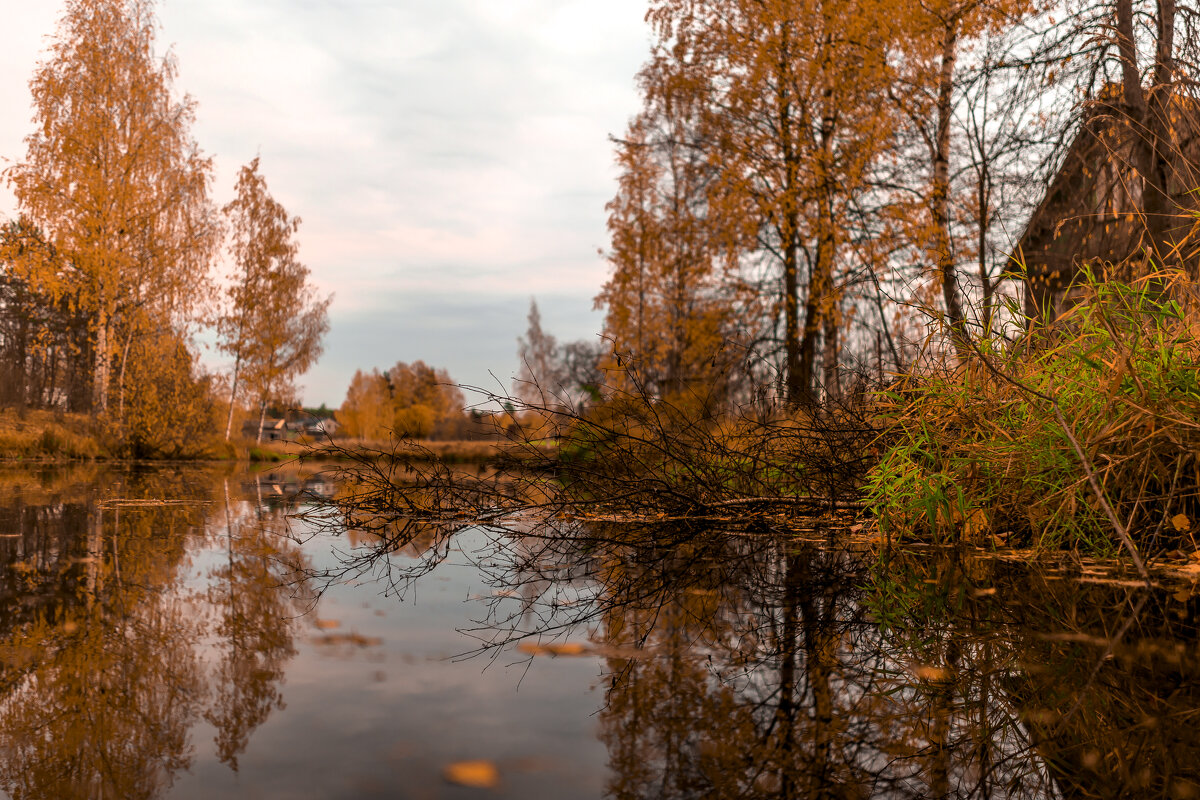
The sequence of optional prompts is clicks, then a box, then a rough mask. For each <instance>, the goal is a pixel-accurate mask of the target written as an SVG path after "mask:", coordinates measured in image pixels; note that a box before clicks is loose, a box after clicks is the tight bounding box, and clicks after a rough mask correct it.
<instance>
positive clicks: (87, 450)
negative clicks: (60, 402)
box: [0, 408, 111, 461]
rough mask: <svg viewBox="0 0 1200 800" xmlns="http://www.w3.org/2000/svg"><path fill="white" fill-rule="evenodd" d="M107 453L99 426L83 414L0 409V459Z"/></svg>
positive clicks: (101, 455)
mask: <svg viewBox="0 0 1200 800" xmlns="http://www.w3.org/2000/svg"><path fill="white" fill-rule="evenodd" d="M110 456H111V453H110V450H109V447H108V446H107V443H106V442H105V437H104V435H103V432H102V430H101V429H100V427H99V426H98V425H96V423H95V421H94V420H92V418H91V417H88V416H86V415H84V414H66V413H62V412H55V411H43V410H34V409H27V410H25V411H24V412H20V411H18V410H16V409H12V408H6V409H0V459H3V460H8V461H67V460H76V461H80V460H92V459H98V458H108V457H110Z"/></svg>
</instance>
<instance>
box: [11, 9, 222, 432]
mask: <svg viewBox="0 0 1200 800" xmlns="http://www.w3.org/2000/svg"><path fill="white" fill-rule="evenodd" d="M154 5H155V4H154V2H153V0H68V2H67V3H66V11H65V13H64V15H63V17H62V19H61V20H60V22H59V26H58V30H57V32H56V34H55V36H54V38H53V39H52V41H51V44H50V48H49V53H48V56H47V58H46V59H45V60H44V61H43V62H42V63H41V64H40V65H39V66H38V68H37V70H36V72H35V73H34V76H33V79H32V80H31V81H30V89H31V92H32V95H33V106H34V123H35V125H36V127H35V130H34V132H33V133H31V134H30V135H29V136H28V137H26V140H25V142H26V146H27V152H26V157H25V160H24V161H23V162H21V163H18V164H16V165H15V166H13V167H12V168H11V169H9V170H8V172H7V178H8V180H9V181H10V183H11V185H12V187H13V190H14V192H15V194H16V198H17V202H18V204H19V207H20V211H21V214H22V216H23V217H25V218H27V219H28V220H29V222H30V223H31V224H33V225H35V226H37V227H38V228H39V229H40V230H41V231H42V232H43V233H44V234H45V236H46V238H47V240H48V242H49V243H50V244H52V245H53V247H54V249H55V250H56V252H57V253H58V254H59V256H60V260H56V261H46V260H24V261H20V262H18V267H24V268H26V269H27V272H26V274H24V275H22V277H23V278H25V279H27V280H28V281H29V282H30V285H31V286H33V287H35V288H36V289H37V290H38V291H40V292H47V293H50V294H52V295H53V296H55V297H60V296H66V295H69V296H71V297H72V298H74V301H75V302H76V303H77V304H78V307H79V308H80V310H81V311H82V312H83V313H85V314H86V316H87V318H88V325H89V330H90V333H91V343H90V344H91V350H92V361H93V364H92V370H91V372H92V374H91V405H92V407H93V408H94V409H95V411H96V412H97V413H100V414H106V413H107V412H108V410H109V402H110V390H111V388H112V384H113V374H112V370H113V366H114V364H115V363H116V364H117V365H118V366H120V367H121V372H122V374H121V376H120V377H121V378H122V383H121V390H122V397H123V396H124V378H125V374H124V373H125V371H126V368H127V366H128V354H129V352H130V347H131V344H132V342H133V340H134V339H135V338H136V337H137V336H139V335H143V334H145V333H146V332H148V331H150V332H153V331H161V330H162V329H164V328H167V327H170V326H172V325H175V326H179V325H181V324H183V323H184V322H185V321H186V320H187V319H190V318H191V316H192V314H193V312H194V311H195V310H196V308H197V305H198V304H199V303H200V302H201V301H203V300H204V299H205V297H206V296H207V294H208V292H209V281H208V279H207V275H208V267H209V263H210V259H211V256H212V254H213V250H214V247H215V242H216V230H217V224H216V219H215V216H214V214H213V212H212V207H211V205H210V203H209V200H208V184H209V181H210V176H211V171H212V168H211V162H210V159H209V158H207V157H206V156H204V155H203V154H202V153H201V152H200V150H199V148H198V147H197V145H196V143H195V142H194V140H193V139H192V137H191V133H190V126H191V124H192V122H193V118H194V109H195V106H194V103H193V101H192V100H191V99H190V98H188V97H187V96H184V97H182V98H180V97H177V96H176V95H175V93H174V90H173V81H174V78H175V74H176V67H175V62H174V60H173V58H172V57H171V56H170V55H167V56H165V57H164V56H160V55H158V54H157V53H156V52H155V32H156V28H157V22H156V20H155V16H154ZM118 358H119V361H118Z"/></svg>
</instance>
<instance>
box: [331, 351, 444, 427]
mask: <svg viewBox="0 0 1200 800" xmlns="http://www.w3.org/2000/svg"><path fill="white" fill-rule="evenodd" d="M465 409H466V399H465V398H464V397H463V393H462V390H461V389H459V388H458V385H457V384H456V383H455V382H454V379H453V378H451V377H450V373H448V372H447V371H446V370H444V369H436V368H434V367H431V366H429V365H428V364H426V363H425V362H424V361H414V362H412V363H411V364H407V363H405V362H403V361H400V362H397V363H396V365H395V366H393V367H392V368H391V369H389V370H387V371H385V372H379V371H378V370H371V371H370V372H363V371H362V370H357V371H356V372H355V373H354V378H353V379H352V380H351V381H350V387H349V388H348V389H347V391H346V399H345V401H344V402H343V403H342V406H341V408H340V409H339V410H338V412H337V418H338V422H339V423H340V424H341V425H342V426H343V430H345V432H346V434H347V435H348V436H352V437H355V438H359V439H369V440H382V439H387V438H389V437H391V436H393V435H394V436H397V437H404V438H412V439H451V438H461V437H462V436H463V434H464V432H465V430H466V427H467V422H468V420H467V416H466V414H465Z"/></svg>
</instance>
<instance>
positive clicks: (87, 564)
mask: <svg viewBox="0 0 1200 800" xmlns="http://www.w3.org/2000/svg"><path fill="white" fill-rule="evenodd" d="M0 487H2V488H3V497H4V499H3V500H2V501H0V794H5V795H7V796H9V797H12V798H74V797H80V798H93V797H94V798H152V797H155V798H157V797H171V798H192V797H196V798H200V797H203V798H208V797H254V798H275V797H278V798H305V797H313V798H326V797H328V798H339V797H345V798H351V797H412V798H426V797H429V798H432V797H484V796H495V797H523V798H528V797H569V798H587V797H614V798H616V797H619V798H635V797H637V798H641V797H645V798H651V797H670V798H685V797H755V798H757V797H763V798H767V797H804V798H808V797H826V798H867V797H888V798H892V797H895V798H920V797H980V798H988V797H995V798H1001V797H1013V798H1026V797H1027V798H1041V797H1051V798H1055V797H1168V798H1176V799H1177V800H1182V799H1185V798H1200V733H1198V731H1200V652H1198V640H1197V618H1196V615H1197V610H1198V608H1197V599H1196V597H1195V596H1193V589H1194V587H1192V586H1187V585H1170V586H1161V587H1159V588H1158V589H1156V590H1154V591H1147V590H1145V589H1143V588H1138V587H1136V586H1133V585H1129V584H1128V583H1127V582H1122V581H1121V580H1119V579H1118V580H1114V579H1113V578H1112V577H1111V576H1110V575H1109V574H1108V573H1107V572H1106V571H1105V570H1102V569H1098V568H1095V567H1092V566H1089V565H1087V564H1082V565H1081V564H1079V563H1078V562H1073V563H1063V564H1051V565H1048V566H1044V567H1042V568H1039V569H1037V570H1030V569H1028V568H1026V567H1024V566H1021V565H1017V564H1015V563H1011V562H1006V561H1002V560H997V559H988V558H981V557H979V556H978V555H977V554H967V553H957V554H948V553H934V552H933V551H925V552H915V553H912V554H909V555H901V556H897V557H895V558H894V559H893V560H892V561H891V562H890V563H889V564H888V567H887V569H886V570H885V569H881V568H879V567H878V566H875V563H876V562H875V561H874V560H873V559H872V558H871V557H870V556H869V555H867V554H865V553H857V552H856V551H854V550H853V549H850V550H847V549H844V548H830V547H828V546H826V545H825V544H824V543H823V541H822V539H823V538H824V537H825V535H826V534H825V532H823V531H820V530H815V531H810V532H806V533H803V532H802V533H801V534H800V535H796V534H795V533H793V534H790V535H788V536H781V535H778V534H774V533H772V532H771V531H769V530H759V529H754V530H737V529H736V528H735V529H733V530H723V531H719V532H716V531H698V530H694V529H692V530H687V529H681V528H678V527H676V528H670V527H662V526H658V527H638V526H632V525H611V524H610V525H597V524H593V525H582V524H580V523H579V522H577V521H565V522H562V523H560V524H559V526H558V527H557V528H546V527H542V528H538V529H534V530H528V529H525V530H505V529H502V528H493V529H479V528H463V529H458V530H455V529H452V528H451V529H445V528H442V529H435V528H431V529H429V530H428V531H423V530H415V531H408V532H407V533H406V535H405V536H404V537H403V539H404V542H403V546H394V545H393V546H389V547H388V548H380V547H379V546H378V543H377V541H376V540H374V539H373V538H371V537H358V538H356V537H354V536H350V535H338V531H337V530H336V528H335V529H333V530H330V529H329V528H328V527H327V526H323V527H321V529H320V530H318V529H317V528H316V527H314V526H313V525H312V524H311V523H310V522H308V521H305V520H298V519H295V518H294V517H291V516H290V514H292V513H294V512H295V511H297V510H303V509H304V508H305V507H309V508H311V504H312V499H311V497H312V495H313V494H314V493H315V494H317V495H320V494H324V493H329V492H332V491H335V487H332V486H329V485H327V484H325V483H322V482H321V481H317V480H313V479H311V477H306V476H303V475H299V474H297V473H295V472H267V473H258V474H252V473H239V472H231V471H229V470H226V469H202V468H195V467H188V468H183V467H178V468H177V467H159V468H154V469H140V470H111V469H103V468H99V467H89V468H72V469H62V468H59V469H44V470H38V471H30V470H24V471H6V472H0ZM306 491H307V494H305V492H306ZM384 549H386V550H388V551H389V552H383V550H384ZM480 650H481V652H477V651H480ZM472 652H476V655H475V656H474V657H471V658H461V657H459V656H462V655H463V654H469V653H472ZM467 760H483V761H486V762H489V764H491V765H494V767H495V768H496V771H497V773H498V782H496V783H495V784H494V785H492V786H491V787H490V788H485V789H479V788H468V787H463V786H458V785H454V784H453V783H450V782H448V781H447V780H446V778H445V774H444V770H445V769H446V768H447V766H448V765H451V764H454V763H456V762H461V761H467Z"/></svg>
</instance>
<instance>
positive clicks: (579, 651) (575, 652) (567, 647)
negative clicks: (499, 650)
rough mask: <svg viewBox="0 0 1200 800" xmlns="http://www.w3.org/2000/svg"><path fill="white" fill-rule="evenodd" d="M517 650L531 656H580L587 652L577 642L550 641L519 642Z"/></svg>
mask: <svg viewBox="0 0 1200 800" xmlns="http://www.w3.org/2000/svg"><path fill="white" fill-rule="evenodd" d="M517 650H519V651H521V652H522V653H528V654H529V655H531V656H581V655H584V654H585V653H587V652H588V650H587V648H586V647H584V646H583V645H582V644H580V643H579V642H551V643H549V644H538V643H537V642H521V643H520V644H518V645H517Z"/></svg>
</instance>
